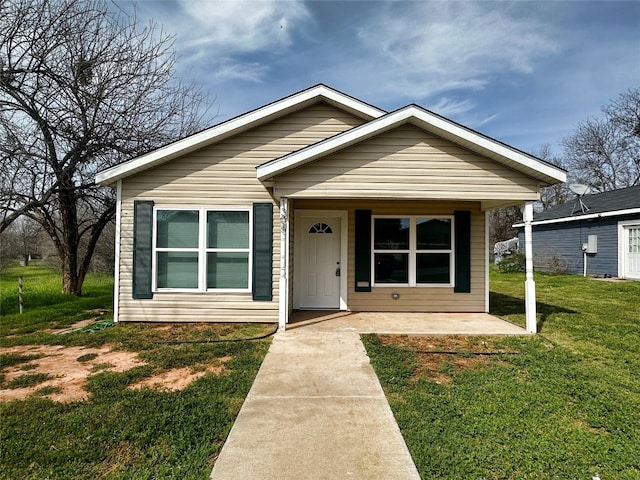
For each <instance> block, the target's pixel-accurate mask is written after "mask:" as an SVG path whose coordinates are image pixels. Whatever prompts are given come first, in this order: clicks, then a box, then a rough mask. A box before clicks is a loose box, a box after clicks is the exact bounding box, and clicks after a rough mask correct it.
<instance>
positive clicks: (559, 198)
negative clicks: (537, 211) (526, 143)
mask: <svg viewBox="0 0 640 480" xmlns="http://www.w3.org/2000/svg"><path fill="white" fill-rule="evenodd" d="M533 154H534V155H535V156H536V157H538V158H540V159H542V160H544V161H545V162H548V163H551V164H553V165H555V166H556V167H560V168H565V165H564V161H563V160H562V158H560V157H558V156H557V155H555V154H554V153H553V152H552V150H551V146H550V145H549V144H548V143H546V144H544V145H541V146H540V147H538V148H537V149H536V150H534V152H533ZM571 195H572V194H571V191H570V190H569V188H568V187H567V184H566V183H556V184H555V185H551V186H549V187H544V188H542V189H541V190H540V207H541V208H542V210H547V209H549V208H551V207H554V206H556V205H560V204H562V203H564V202H566V201H567V200H568V199H569V198H570V197H571Z"/></svg>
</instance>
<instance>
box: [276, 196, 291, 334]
mask: <svg viewBox="0 0 640 480" xmlns="http://www.w3.org/2000/svg"><path fill="white" fill-rule="evenodd" d="M278 299H279V303H278V331H280V332H284V331H285V329H286V325H287V321H288V319H289V199H288V198H286V197H285V198H281V199H280V284H279V289H278Z"/></svg>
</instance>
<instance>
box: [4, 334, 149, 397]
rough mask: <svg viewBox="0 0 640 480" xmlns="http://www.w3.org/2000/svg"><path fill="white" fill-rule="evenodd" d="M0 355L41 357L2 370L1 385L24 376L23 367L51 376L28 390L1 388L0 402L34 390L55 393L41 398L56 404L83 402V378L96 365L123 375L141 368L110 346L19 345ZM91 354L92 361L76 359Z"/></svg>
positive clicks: (134, 359)
mask: <svg viewBox="0 0 640 480" xmlns="http://www.w3.org/2000/svg"><path fill="white" fill-rule="evenodd" d="M2 353H16V354H20V355H33V354H36V355H42V357H41V358H38V359H35V360H31V361H29V362H27V363H26V364H21V365H16V366H13V367H8V368H4V369H3V370H2V371H3V373H4V375H5V382H8V381H11V380H12V379H13V378H16V377H19V376H20V375H23V374H24V369H25V365H28V368H29V371H30V372H33V373H45V374H48V375H50V376H51V377H54V378H50V379H48V380H47V381H45V382H43V383H40V384H38V385H35V386H33V387H28V388H16V389H2V390H0V400H2V401H9V400H17V399H24V398H27V397H29V396H31V395H33V394H34V393H36V391H37V390H40V389H42V388H45V387H48V388H50V389H55V391H56V393H52V394H49V395H44V396H45V397H47V398H49V399H51V400H53V401H56V402H73V401H76V400H85V399H87V398H88V397H89V393H88V392H87V391H86V390H85V389H84V387H85V385H86V383H87V377H88V376H89V375H91V373H92V368H93V367H94V366H95V365H96V364H105V363H109V364H111V366H110V367H109V370H111V371H114V372H124V371H126V370H130V369H131V368H133V367H137V366H139V365H144V362H142V361H141V360H139V359H138V355H137V354H135V353H131V352H123V351H113V350H111V347H109V346H104V347H101V348H83V347H65V346H62V345H36V346H19V347H11V348H4V349H2ZM89 354H93V355H96V356H95V358H93V359H92V360H89V361H85V362H79V361H78V358H79V357H82V356H84V355H89Z"/></svg>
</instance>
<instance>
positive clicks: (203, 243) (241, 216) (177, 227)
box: [153, 208, 251, 292]
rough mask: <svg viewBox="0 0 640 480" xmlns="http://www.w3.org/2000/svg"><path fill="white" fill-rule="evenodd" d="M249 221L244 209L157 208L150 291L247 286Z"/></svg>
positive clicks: (240, 289) (239, 288)
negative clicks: (151, 287)
mask: <svg viewBox="0 0 640 480" xmlns="http://www.w3.org/2000/svg"><path fill="white" fill-rule="evenodd" d="M250 223H251V215H250V211H249V210H248V209H242V210H227V209H224V210H223V209H205V208H157V209H156V210H155V222H154V225H155V227H154V228H155V232H154V258H153V271H154V278H155V289H156V291H163V290H180V291H182V290H186V291H233V292H248V291H250V285H251V281H250V280H251V278H250V276H251V255H250V253H251V235H250V232H251V225H250Z"/></svg>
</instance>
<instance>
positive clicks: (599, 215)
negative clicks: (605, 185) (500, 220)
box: [512, 208, 640, 228]
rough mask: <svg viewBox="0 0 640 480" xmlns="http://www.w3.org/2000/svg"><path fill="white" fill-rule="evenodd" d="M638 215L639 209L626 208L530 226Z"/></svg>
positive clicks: (520, 224)
mask: <svg viewBox="0 0 640 480" xmlns="http://www.w3.org/2000/svg"><path fill="white" fill-rule="evenodd" d="M636 213H637V214H640V208H628V209H626V210H613V211H611V212H601V213H590V214H588V215H578V216H577V217H562V218H552V219H549V220H539V221H537V222H536V221H535V220H534V221H533V222H531V225H534V226H535V225H551V224H554V223H567V222H575V221H577V220H593V219H594V218H606V217H620V216H622V215H634V214H636ZM512 227H513V228H519V227H524V223H516V224H514V225H512Z"/></svg>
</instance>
